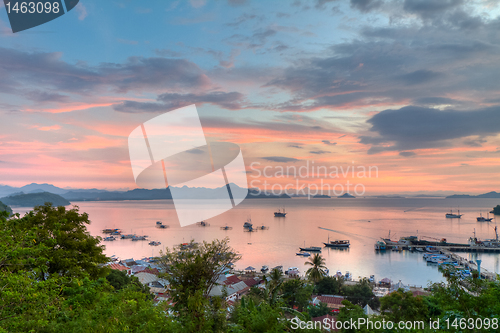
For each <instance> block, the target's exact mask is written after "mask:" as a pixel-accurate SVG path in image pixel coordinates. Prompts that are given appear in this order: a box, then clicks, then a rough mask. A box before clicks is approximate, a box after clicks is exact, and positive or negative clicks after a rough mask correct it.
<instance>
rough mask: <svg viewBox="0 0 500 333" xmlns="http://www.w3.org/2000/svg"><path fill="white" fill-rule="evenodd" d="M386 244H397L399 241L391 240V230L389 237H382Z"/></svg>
mask: <svg viewBox="0 0 500 333" xmlns="http://www.w3.org/2000/svg"><path fill="white" fill-rule="evenodd" d="M382 240H383V241H384V243H385V244H386V245H396V244H398V242H396V241H393V240H391V231H390V230H389V236H388V237H387V238H382Z"/></svg>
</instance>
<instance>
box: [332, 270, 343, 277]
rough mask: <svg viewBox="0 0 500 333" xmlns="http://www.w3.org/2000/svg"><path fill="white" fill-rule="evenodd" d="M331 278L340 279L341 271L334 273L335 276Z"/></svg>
mask: <svg viewBox="0 0 500 333" xmlns="http://www.w3.org/2000/svg"><path fill="white" fill-rule="evenodd" d="M333 277H336V278H342V272H341V271H337V273H335V275H334V276H333Z"/></svg>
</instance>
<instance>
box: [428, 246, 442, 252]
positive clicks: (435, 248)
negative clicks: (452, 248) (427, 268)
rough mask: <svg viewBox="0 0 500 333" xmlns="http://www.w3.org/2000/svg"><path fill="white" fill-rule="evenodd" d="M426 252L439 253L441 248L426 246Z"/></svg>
mask: <svg viewBox="0 0 500 333" xmlns="http://www.w3.org/2000/svg"><path fill="white" fill-rule="evenodd" d="M425 250H426V251H427V252H439V248H437V247H435V246H426V247H425Z"/></svg>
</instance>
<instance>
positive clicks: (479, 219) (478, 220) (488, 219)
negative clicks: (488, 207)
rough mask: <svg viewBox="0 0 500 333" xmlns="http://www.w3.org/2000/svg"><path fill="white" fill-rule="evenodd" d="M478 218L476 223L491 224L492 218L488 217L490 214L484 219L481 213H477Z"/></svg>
mask: <svg viewBox="0 0 500 333" xmlns="http://www.w3.org/2000/svg"><path fill="white" fill-rule="evenodd" d="M479 215H480V216H479V217H476V220H477V222H491V221H493V218H492V217H490V213H488V217H487V218H486V217H484V216H483V214H482V213H479Z"/></svg>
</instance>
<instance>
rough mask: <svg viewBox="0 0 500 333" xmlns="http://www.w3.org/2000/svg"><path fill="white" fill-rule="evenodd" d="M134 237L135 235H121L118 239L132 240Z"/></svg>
mask: <svg viewBox="0 0 500 333" xmlns="http://www.w3.org/2000/svg"><path fill="white" fill-rule="evenodd" d="M134 237H135V235H132V234H128V235H121V237H120V238H121V239H132V238H134Z"/></svg>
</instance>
